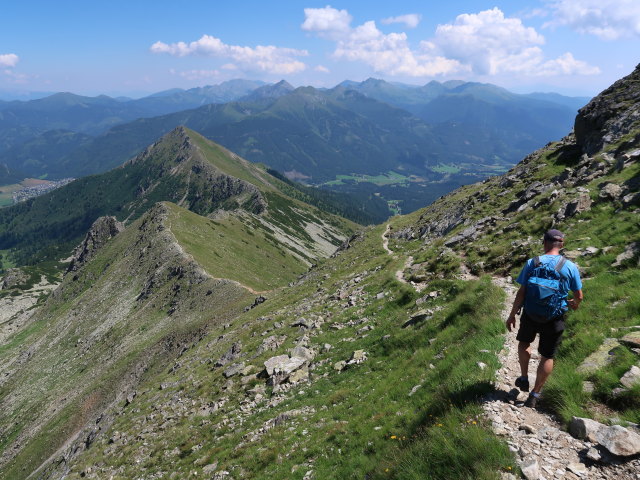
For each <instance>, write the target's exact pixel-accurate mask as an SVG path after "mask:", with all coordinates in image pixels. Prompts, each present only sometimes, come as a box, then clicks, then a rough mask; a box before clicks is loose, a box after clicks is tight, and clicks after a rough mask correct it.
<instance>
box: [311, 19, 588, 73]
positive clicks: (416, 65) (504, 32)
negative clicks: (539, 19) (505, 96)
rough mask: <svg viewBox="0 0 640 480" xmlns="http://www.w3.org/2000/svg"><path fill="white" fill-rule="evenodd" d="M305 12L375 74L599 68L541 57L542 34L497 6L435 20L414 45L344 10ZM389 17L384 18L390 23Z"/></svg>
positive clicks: (339, 50) (340, 55)
mask: <svg viewBox="0 0 640 480" xmlns="http://www.w3.org/2000/svg"><path fill="white" fill-rule="evenodd" d="M305 15H306V16H307V18H306V20H305V23H303V24H302V27H303V28H304V29H307V30H310V31H316V32H318V34H320V35H321V36H325V37H327V38H330V39H332V40H333V41H335V42H336V47H335V50H334V52H333V56H334V58H337V59H341V60H348V61H354V62H355V61H358V62H363V63H365V64H367V65H369V66H370V67H371V68H372V69H373V70H374V71H375V72H377V73H384V74H388V75H402V76H410V77H431V76H436V75H450V74H455V73H461V72H468V73H473V74H476V75H480V76H485V75H499V74H518V75H527V76H531V75H533V76H553V75H594V74H597V73H600V70H599V69H598V68H597V67H594V66H591V65H589V64H587V63H586V62H583V61H581V60H576V59H575V58H574V57H573V55H572V54H571V53H570V52H567V53H565V54H564V55H562V56H560V57H558V58H556V59H547V58H545V56H544V52H543V50H542V46H543V45H544V43H545V39H544V37H543V36H542V35H541V34H540V33H538V32H537V31H536V30H535V29H534V28H532V27H527V26H525V25H524V24H523V23H522V20H520V19H519V18H515V17H510V18H508V17H505V15H504V13H503V12H502V11H501V10H500V9H498V8H493V9H491V10H485V11H482V12H479V13H475V14H469V13H465V14H462V15H459V16H458V17H457V18H456V19H455V21H454V22H452V23H448V24H442V25H438V27H437V28H436V31H435V33H434V36H433V37H432V38H431V39H429V40H423V41H421V42H420V43H419V48H417V49H416V48H412V46H411V44H410V43H409V40H408V37H407V34H406V33H404V32H400V33H389V34H385V33H383V32H381V31H380V30H379V29H378V28H377V26H376V24H375V22H374V21H368V22H365V23H364V24H362V25H359V26H357V27H350V26H349V24H350V21H351V16H350V15H349V14H348V12H347V11H346V10H340V11H338V10H336V9H333V8H331V7H325V8H324V9H305ZM330 18H340V19H342V23H340V24H339V28H334V26H332V24H331V23H330V22H329V21H328V20H327V19H330ZM397 18H401V17H395V19H397ZM321 20H322V21H321ZM390 20H392V19H386V20H385V21H389V22H388V23H392V22H391V21H390ZM327 33H330V35H326V34H327Z"/></svg>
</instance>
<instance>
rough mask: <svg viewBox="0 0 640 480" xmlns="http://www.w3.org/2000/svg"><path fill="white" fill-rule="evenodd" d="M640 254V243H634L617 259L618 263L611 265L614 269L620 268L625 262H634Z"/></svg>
mask: <svg viewBox="0 0 640 480" xmlns="http://www.w3.org/2000/svg"><path fill="white" fill-rule="evenodd" d="M638 254H640V242H633V243H630V244H629V245H627V246H626V247H625V249H624V252H622V253H621V254H620V255H618V256H617V257H616V261H615V262H613V263H612V264H611V266H612V267H619V266H621V265H622V264H623V263H624V262H626V261H628V260H632V259H633V258H634V257H636V256H637V255H638Z"/></svg>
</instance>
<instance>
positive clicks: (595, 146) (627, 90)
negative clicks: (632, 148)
mask: <svg viewBox="0 0 640 480" xmlns="http://www.w3.org/2000/svg"><path fill="white" fill-rule="evenodd" d="M639 127H640V65H638V66H637V67H636V68H635V70H634V71H633V72H631V73H630V74H629V75H627V76H626V77H624V78H622V79H620V80H618V81H617V82H615V83H614V84H613V85H611V86H610V87H609V88H607V89H606V90H604V91H603V92H602V93H600V94H599V95H598V96H596V97H595V98H593V99H592V100H591V101H590V102H589V103H588V104H587V105H585V106H584V107H582V108H581V109H580V110H579V111H578V115H577V116H576V121H575V124H574V131H575V134H576V142H577V144H578V145H579V146H580V147H581V148H582V150H583V151H584V152H585V153H587V154H589V155H592V154H593V153H594V152H597V151H598V150H600V149H602V148H603V147H604V146H605V145H607V144H612V143H616V142H617V141H619V140H620V139H621V138H622V137H623V136H625V135H626V134H628V133H629V132H630V131H631V130H633V129H637V128H639ZM638 140H639V139H638V137H637V136H636V137H635V139H634V140H632V141H635V142H638Z"/></svg>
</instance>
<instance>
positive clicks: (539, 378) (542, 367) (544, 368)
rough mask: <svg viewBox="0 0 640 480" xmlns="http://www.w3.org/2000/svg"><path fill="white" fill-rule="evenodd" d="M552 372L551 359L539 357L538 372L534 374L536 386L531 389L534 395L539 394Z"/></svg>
mask: <svg viewBox="0 0 640 480" xmlns="http://www.w3.org/2000/svg"><path fill="white" fill-rule="evenodd" d="M552 371H553V358H547V357H544V356H540V363H539V364H538V371H537V372H536V384H535V385H534V387H533V391H534V392H535V393H540V390H542V387H543V386H544V384H545V382H546V381H547V378H549V375H551V372H552Z"/></svg>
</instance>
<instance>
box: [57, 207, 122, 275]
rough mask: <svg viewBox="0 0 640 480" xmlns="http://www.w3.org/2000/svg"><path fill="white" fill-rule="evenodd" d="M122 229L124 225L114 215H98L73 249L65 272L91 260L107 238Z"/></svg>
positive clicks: (109, 238) (73, 270) (76, 268)
mask: <svg viewBox="0 0 640 480" xmlns="http://www.w3.org/2000/svg"><path fill="white" fill-rule="evenodd" d="M123 230H124V225H123V224H122V223H121V222H119V221H118V220H117V219H116V217H100V218H98V219H97V220H96V221H95V222H93V225H91V227H90V228H89V231H88V232H87V234H86V235H85V237H84V240H83V241H82V243H80V245H78V246H77V247H76V248H75V250H74V251H73V255H72V257H73V258H72V260H71V263H70V264H69V267H68V268H67V272H75V271H76V270H78V269H79V268H80V267H82V266H83V265H84V264H85V263H87V262H88V261H89V260H91V259H92V258H93V257H94V256H95V253H96V252H97V251H98V250H99V249H100V248H102V247H103V246H104V245H105V244H106V243H107V242H108V241H109V240H111V239H112V238H113V237H115V236H116V235H118V234H119V233H120V232H122V231H123Z"/></svg>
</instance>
